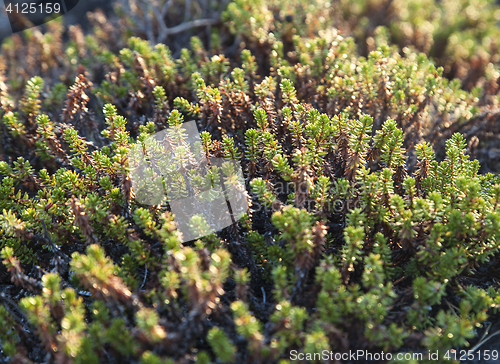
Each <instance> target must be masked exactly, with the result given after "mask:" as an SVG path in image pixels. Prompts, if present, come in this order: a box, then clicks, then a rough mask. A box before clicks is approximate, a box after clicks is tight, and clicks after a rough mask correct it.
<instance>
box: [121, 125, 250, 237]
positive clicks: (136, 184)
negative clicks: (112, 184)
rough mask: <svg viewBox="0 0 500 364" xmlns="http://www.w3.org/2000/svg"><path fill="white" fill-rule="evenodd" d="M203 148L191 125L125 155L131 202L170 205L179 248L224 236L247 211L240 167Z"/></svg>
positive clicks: (165, 132) (154, 138)
mask: <svg viewBox="0 0 500 364" xmlns="http://www.w3.org/2000/svg"><path fill="white" fill-rule="evenodd" d="M201 145H202V144H201V140H200V134H199V133H198V129H197V127H196V123H195V122H194V121H190V122H186V123H183V124H180V125H177V126H174V127H171V128H168V129H165V130H163V131H161V132H159V133H156V134H154V135H152V136H150V137H148V138H146V139H145V140H142V141H141V140H139V141H138V142H137V143H136V144H134V146H133V147H132V148H131V149H130V153H129V161H130V163H129V166H130V177H131V182H132V188H133V191H134V194H135V200H136V201H137V202H139V203H142V204H145V205H163V204H165V203H168V204H169V205H170V209H171V211H172V213H173V214H174V219H175V222H176V224H177V229H178V230H179V231H180V232H181V233H182V241H183V242H187V241H190V240H194V239H198V238H201V237H203V236H206V235H209V234H211V233H213V232H216V231H219V230H222V229H223V228H225V227H228V226H230V225H232V224H234V223H235V222H236V221H237V220H238V219H240V218H241V217H242V216H243V215H244V214H245V213H246V212H247V210H248V202H247V193H246V189H245V180H244V178H243V173H242V171H241V166H240V165H239V163H238V161H236V160H228V159H224V158H211V157H210V156H207V155H206V153H205V151H204V149H203V148H202V146H201Z"/></svg>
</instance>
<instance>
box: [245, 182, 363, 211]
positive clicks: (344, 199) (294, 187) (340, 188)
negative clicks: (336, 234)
mask: <svg viewBox="0 0 500 364" xmlns="http://www.w3.org/2000/svg"><path fill="white" fill-rule="evenodd" d="M268 187H269V188H270V190H271V191H272V193H273V194H274V195H275V196H278V198H280V199H282V198H285V197H288V198H289V199H291V200H293V198H292V197H293V196H294V194H295V193H296V191H307V198H306V199H305V201H304V204H303V206H302V207H303V208H305V209H307V210H308V211H312V210H315V209H320V208H321V209H322V210H324V211H330V212H333V213H345V212H348V211H352V210H354V209H357V208H359V209H361V210H363V209H364V208H365V207H366V203H365V202H364V201H363V200H360V199H359V198H355V197H354V196H355V194H354V190H357V191H362V190H364V189H365V188H370V187H369V186H365V185H364V183H363V182H357V183H356V184H355V185H354V186H349V184H345V185H342V184H339V185H332V186H331V187H330V188H328V190H327V191H326V193H325V194H324V196H325V198H324V199H321V202H318V201H317V199H316V193H315V191H314V188H313V187H311V185H310V184H309V183H308V182H282V181H276V182H273V183H272V184H271V183H270V184H269V185H268ZM265 208H266V207H265V205H264V204H263V203H262V202H261V201H260V200H259V199H256V200H255V201H253V202H252V211H253V212H258V211H264V210H265Z"/></svg>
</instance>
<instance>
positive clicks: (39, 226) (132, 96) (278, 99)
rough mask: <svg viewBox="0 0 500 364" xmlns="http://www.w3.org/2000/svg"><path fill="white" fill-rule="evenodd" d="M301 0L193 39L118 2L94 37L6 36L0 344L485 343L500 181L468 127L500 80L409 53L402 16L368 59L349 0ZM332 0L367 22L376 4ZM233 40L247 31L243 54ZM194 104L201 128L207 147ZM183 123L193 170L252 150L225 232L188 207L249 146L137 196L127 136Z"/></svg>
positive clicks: (77, 350)
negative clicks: (182, 223)
mask: <svg viewBox="0 0 500 364" xmlns="http://www.w3.org/2000/svg"><path fill="white" fill-rule="evenodd" d="M450 3H454V2H443V3H442V4H441V3H440V4H434V2H432V4H430V5H429V6H431V5H432V6H436V7H439V8H440V9H447V8H448V7H449V6H451V5H450ZM465 3H466V2H465V1H463V2H462V1H461V2H460V4H465ZM467 4H468V3H467ZM485 4H486V5H484V6H485V7H484V8H483V10H484V9H486V10H484V11H487V9H490V8H492V7H493V5H489V3H486V2H485ZM292 5H293V7H292ZM417 5H418V7H419V8H420V5H419V4H414V3H409V4H408V5H405V6H406V7H407V9H410V8H411V7H412V6H414V7H417ZM305 6H306V5H305V4H304V3H303V2H299V1H297V2H295V3H293V4H290V5H289V7H288V8H287V5H286V3H285V2H281V1H275V2H274V1H273V2H249V1H235V2H234V3H231V4H230V5H229V6H228V8H227V10H226V11H225V13H224V15H223V19H225V20H226V23H227V24H226V25H227V27H225V26H221V27H220V28H216V31H217V37H218V38H219V40H220V42H213V47H212V48H210V49H205V48H204V45H203V43H202V41H201V39H200V38H197V37H193V38H191V42H190V49H188V48H184V49H182V50H180V51H179V52H178V57H174V55H173V52H172V51H171V50H170V49H169V48H168V47H167V46H166V45H164V44H152V43H151V42H148V41H146V40H143V39H141V38H139V37H131V36H130V34H131V33H130V31H129V32H125V30H124V29H123V28H120V27H118V28H116V29H115V30H113V31H111V30H109V29H108V26H109V24H108V23H107V22H106V18H105V17H104V16H103V15H102V13H94V14H91V15H90V17H91V20H92V21H93V22H94V25H95V27H94V29H93V31H92V33H90V34H88V35H87V36H84V34H83V32H82V30H81V29H80V28H72V29H71V31H70V33H69V36H70V40H69V41H67V42H64V41H63V37H62V35H63V34H64V29H63V26H62V23H60V22H57V21H56V22H54V23H51V24H50V25H49V29H48V30H47V32H46V33H45V34H42V33H41V32H40V30H39V29H38V28H34V29H32V30H29V31H26V32H25V33H23V34H22V36H21V35H14V36H12V37H11V38H9V39H7V40H6V41H5V42H4V43H3V45H2V55H1V56H0V105H1V108H0V120H1V123H0V139H2V141H3V142H2V149H1V150H0V152H1V158H2V161H0V175H1V176H2V180H1V182H0V247H1V257H2V262H3V264H2V265H1V268H0V269H1V270H0V280H1V283H2V285H5V286H8V289H6V290H5V291H4V292H2V293H0V301H2V303H3V305H2V306H0V324H1V325H2V327H8V328H9V330H8V331H7V332H3V331H2V332H1V333H0V342H1V350H2V351H1V352H0V356H1V357H3V358H6V359H7V358H8V359H10V360H12V361H13V362H19V361H25V362H28V361H32V362H41V361H48V362H53V361H57V362H71V363H72V362H75V363H98V362H137V361H140V362H143V363H160V362H168V363H173V362H177V361H179V362H180V361H199V362H201V363H209V362H219V363H225V362H236V363H240V362H241V363H244V362H247V363H253V362H269V363H271V362H280V363H287V362H290V361H291V359H292V358H291V354H290V353H291V351H292V350H296V351H297V352H302V353H310V354H311V355H314V354H315V353H316V354H321V353H322V352H323V350H327V351H331V352H333V353H345V352H348V351H349V350H357V349H359V348H366V349H367V350H370V351H373V352H379V351H381V350H384V351H385V352H396V351H408V350H412V351H416V350H418V351H423V352H425V353H428V352H429V350H431V351H435V350H441V353H442V354H443V355H444V353H445V352H446V350H449V349H451V348H452V347H453V348H457V349H458V348H463V347H466V346H467V345H469V343H470V342H472V340H474V338H475V337H476V336H477V331H476V330H477V328H480V327H481V326H482V325H483V323H485V321H486V320H488V319H492V317H493V315H495V314H496V313H497V311H498V308H499V304H500V291H499V287H498V285H497V284H496V283H495V284H490V285H489V286H488V284H487V283H486V282H487V277H489V276H495V277H496V275H497V272H496V270H495V264H496V261H497V260H498V258H499V254H500V253H499V248H500V245H499V241H500V181H499V178H498V176H496V175H493V174H491V173H488V174H481V173H480V163H479V162H478V161H477V160H475V159H472V158H471V157H470V156H469V150H470V149H471V145H472V144H471V142H473V141H474V140H473V139H472V137H473V134H471V132H470V130H474V129H469V128H471V127H475V128H476V129H475V130H478V129H480V128H483V127H484V126H485V125H488V123H489V122H490V121H491V119H490V118H489V116H488V110H489V109H490V108H491V107H492V106H494V105H496V101H495V100H496V95H492V94H491V93H489V92H490V91H488V90H484V91H482V92H481V90H479V89H478V88H466V89H467V90H470V91H467V90H464V89H462V88H461V81H460V80H458V79H455V80H448V79H447V78H444V77H443V68H442V67H436V66H435V63H434V62H433V61H432V60H431V59H430V58H429V57H428V56H427V55H426V54H425V53H417V52H414V51H412V50H411V49H410V48H408V47H407V48H404V49H403V52H401V53H400V52H399V50H398V48H397V47H396V46H391V45H390V42H391V39H390V38H391V37H394V36H395V34H399V33H398V32H399V30H398V29H402V28H401V27H404V24H403V23H401V22H399V20H398V21H395V23H390V24H392V25H391V27H392V28H390V29H391V31H393V32H394V34H392V35H391V37H389V36H383V32H384V30H383V29H380V28H379V30H377V32H378V33H377V34H378V36H376V37H375V39H374V40H373V42H374V44H373V50H371V51H370V52H369V53H367V55H366V56H361V55H360V54H359V52H358V49H357V44H356V42H355V40H354V39H353V38H349V37H343V36H341V35H340V34H339V32H338V31H337V30H335V29H332V28H329V26H330V25H329V23H328V22H329V21H330V20H331V19H333V18H330V17H333V16H334V14H335V11H334V7H333V6H332V7H331V8H328V11H327V12H326V13H325V15H324V18H323V19H321V16H320V15H319V14H323V12H322V10H323V7H326V3H325V4H324V3H323V2H321V1H317V2H314V3H313V4H311V5H308V6H309V8H310V9H311V12H306V11H305V10H304V11H303V7H305ZM335 6H339V7H340V8H341V9H344V13H343V14H344V15H345V16H347V17H349V16H351V15H352V14H361V13H364V12H367V11H368V10H369V9H371V8H372V7H375V8H377V7H379V6H381V5H380V3H379V2H368V5H366V4H365V2H350V3H349V4H347V3H345V2H339V3H336V5H335ZM309 8H308V9H309ZM291 9H294V10H291ZM301 9H302V10H301ZM146 10H147V11H144V9H143V13H138V15H137V14H136V15H137V16H138V17H139V18H138V19H139V20H141V22H139V23H136V26H138V27H140V26H141V24H144V23H143V20H145V19H146V20H147V14H146V13H147V12H148V11H151V9H146ZM423 10H426V9H425V8H422V9H421V11H423ZM483 10H481V11H483ZM123 11H125V10H123ZM478 11H479V10H478ZM125 12H126V11H125ZM124 14H125V13H124ZM306 14H308V15H306ZM366 14H368V15H367V16H368V18H369V13H366ZM405 14H406V13H405V12H404V11H402V12H401V14H400V15H399V16H400V17H401V18H402V19H403V20H402V21H403V22H405V21H407V20H404V19H406V18H405V16H406V15H405ZM495 14H496V13H493V14H492V15H491V14H490V15H491V16H493V17H495V16H496V15H495ZM288 15H291V17H288ZM252 16H253V17H252ZM431 16H432V14H431V13H427V12H423V13H422V15H421V19H420V20H419V22H420V21H421V22H425V21H428V20H425V21H424V20H423V19H427V18H428V17H431ZM491 16H490V17H489V18H487V19H485V20H484V21H485V22H491V19H492V18H491ZM131 19H133V17H131V18H127V17H125V15H123V22H124V23H127V24H128V23H130V22H132V20H131ZM398 19H399V18H398ZM453 20H456V19H455V18H453ZM339 21H340V20H339ZM462 21H465V20H463V19H462V20H460V18H458V20H457V22H459V23H460V22H462ZM359 22H360V23H363V22H365V20H363V18H361V19H360V20H359ZM419 24H420V23H419ZM460 24H462V23H460ZM122 25H123V24H122ZM365 25H366V24H365ZM398 26H399V27H400V28H398ZM415 26H416V25H415ZM450 27H451V28H450V29H454V26H453V25H450ZM471 27H472V28H474V29H475V27H476V26H472V25H471ZM134 29H135V28H134ZM415 29H416V28H415ZM460 29H461V28H460ZM460 29H459V30H460ZM356 30H357V31H356ZM365 30H366V28H363V24H360V25H359V28H356V29H355V35H356V39H357V40H358V42H359V39H360V38H359V36H358V35H359V34H361V35H363V34H365V33H363V32H365ZM424 30H425V29H424ZM459 30H456V31H457V32H458V31H459ZM120 31H123V34H120ZM136 31H137V32H138V34H139V35H141V32H140V31H139V30H136ZM454 31H455V30H454ZM358 33H359V34H358ZM430 33H432V32H430ZM363 36H364V35H363ZM432 36H433V37H438V34H434V33H433V35H432ZM442 36H443V37H444V35H442ZM447 36H448V37H451V38H453V37H454V35H453V34H452V33H450V34H449V35H447ZM471 36H473V37H483V36H484V35H482V34H480V33H474V34H473V35H471ZM217 37H214V38H217ZM233 37H236V38H238V39H239V40H240V41H242V42H244V45H245V47H247V49H244V50H241V51H239V50H238V51H237V52H236V54H231V52H233V53H234V52H235V50H234V49H232V50H228V55H224V54H223V52H222V49H223V48H224V49H226V48H229V46H230V45H231V42H234V39H233ZM429 37H430V35H429ZM127 38H128V39H127ZM451 38H450V39H451ZM154 39H157V38H154ZM412 39H413V38H412ZM426 39H427V38H426ZM413 40H414V39H413ZM413 40H411V39H410V40H407V41H408V42H412V41H413ZM229 41H231V42H229ZM400 41H401V42H403V40H399V39H396V41H395V43H397V44H398V45H401V44H399V42H400ZM124 42H126V44H124ZM405 42H406V40H405ZM429 42H431V41H430V40H429ZM226 43H228V44H226ZM413 45H415V44H413ZM225 47H226V48H225ZM417 49H419V48H418V47H417ZM431 49H432V48H431ZM226 50H227V49H226ZM420 50H421V51H423V52H424V51H425V52H427V53H429V54H430V55H431V56H436V55H435V54H433V52H432V51H431V50H430V49H429V47H423V49H420ZM44 52H48V53H44ZM446 52H447V53H446V54H447V55H448V56H450V57H452V54H453V52H452V51H451V50H450V51H449V50H446ZM28 55H29V57H28ZM438 58H439V59H440V60H441V61H443V62H444V63H443V65H444V67H445V68H446V64H447V63H446V62H448V60H447V58H446V57H445V56H443V57H438ZM19 60H23V61H22V62H20V61H19ZM462 60H467V57H463V58H462ZM456 61H457V62H458V60H456ZM23 62H24V63H25V65H26V64H29V65H30V66H32V67H29V68H27V69H28V70H29V71H26V72H25V71H22V68H21V67H22V63H23ZM470 62H471V63H473V62H472V60H471V61H470ZM49 69H51V70H52V71H50V72H49ZM56 76H57V77H56ZM56 79H57V81H55V80H56ZM475 85H476V84H475ZM477 85H479V84H477ZM64 94H66V95H65V96H62V95H64ZM485 100H489V101H488V102H485ZM187 120H194V121H195V122H196V123H197V126H198V128H199V130H200V139H199V142H198V143H194V144H193V146H187V142H186V134H185V132H186V131H185V129H183V127H182V124H183V122H184V121H187ZM166 128H170V129H169V132H168V133H167V139H168V140H170V141H172V142H173V143H175V144H177V145H181V146H182V148H181V149H182V151H183V153H179V156H178V159H177V160H176V161H175V163H177V164H176V165H180V166H182V165H183V162H185V161H186V160H191V159H193V158H195V157H200V159H202V158H201V157H202V156H203V157H205V159H206V160H207V161H215V160H216V159H218V158H221V159H223V161H226V162H227V161H228V160H235V161H237V162H238V163H239V164H240V165H241V167H242V170H243V171H244V178H245V181H244V182H245V183H244V188H243V187H242V188H241V190H240V194H241V196H242V198H244V199H246V200H247V202H248V204H249V206H250V208H249V210H248V211H247V213H246V214H244V215H243V217H241V218H240V219H239V220H238V221H237V222H236V223H235V224H233V225H231V226H229V227H227V228H224V229H222V230H220V231H217V232H215V233H214V232H213V231H212V230H211V229H210V222H209V221H206V220H205V219H204V218H203V217H201V215H196V216H194V217H193V219H191V221H190V226H191V228H192V229H195V230H196V231H197V232H198V233H199V234H198V235H202V236H203V237H202V238H200V239H196V240H195V241H190V242H184V243H182V236H181V234H180V231H179V230H178V229H177V226H176V221H175V219H174V216H173V214H172V212H171V210H172V209H171V203H173V202H172V199H173V198H176V197H185V196H187V194H188V193H189V192H190V190H197V191H205V189H204V188H205V187H206V186H215V185H216V184H218V183H219V184H221V185H222V184H225V185H226V186H230V185H236V184H238V182H239V181H237V180H236V179H234V178H231V176H233V175H234V174H235V173H234V172H235V170H234V166H232V165H231V164H230V163H223V164H222V165H221V167H220V168H218V167H217V166H215V162H213V164H214V166H212V169H211V170H210V172H207V173H204V171H203V170H202V167H200V168H199V169H193V170H192V171H189V172H187V173H186V174H188V175H189V183H187V182H186V180H185V179H184V178H183V177H182V175H181V173H180V172H179V171H177V172H179V173H178V174H175V176H177V177H178V178H177V179H176V180H175V181H174V182H175V183H174V182H172V181H166V180H165V179H164V180H161V176H158V175H156V174H154V173H156V172H155V171H154V170H153V169H152V170H153V172H151V173H152V175H151V176H152V177H155V178H158V181H160V185H159V188H160V187H161V188H165V189H169V193H168V196H167V200H162V201H156V202H157V203H155V204H154V205H146V204H143V203H140V202H139V201H140V199H139V196H138V195H137V194H138V193H139V191H138V190H137V188H135V189H134V185H133V181H132V179H131V169H132V166H131V164H130V161H131V154H130V153H135V152H137V151H140V150H143V149H144V148H145V146H146V144H147V143H148V138H149V137H150V136H152V135H154V134H155V133H157V132H160V131H162V130H165V129H166ZM456 130H461V131H464V133H463V134H461V133H459V132H454V131H456ZM467 138H468V139H467ZM441 150H443V152H442V153H440V152H439V151H441ZM156 152H157V151H156ZM180 154H182V155H180ZM436 155H437V156H436ZM148 158H149V161H150V162H151V163H153V162H154V161H155V158H156V155H155V150H153V153H151V155H149V156H148ZM157 159H158V165H161V162H162V160H161V158H157ZM207 163H210V162H207ZM193 164H195V163H193ZM223 177H224V178H225V180H224V178H223ZM167 182H169V183H170V182H172V184H171V185H168V184H167ZM199 196H202V197H203V198H205V199H211V198H213V196H212V195H211V194H210V192H207V193H199ZM226 199H228V197H227V196H226ZM5 292H9V294H7V293H5Z"/></svg>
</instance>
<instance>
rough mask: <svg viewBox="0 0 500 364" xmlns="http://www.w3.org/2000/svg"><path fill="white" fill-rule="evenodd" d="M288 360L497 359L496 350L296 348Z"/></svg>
mask: <svg viewBox="0 0 500 364" xmlns="http://www.w3.org/2000/svg"><path fill="white" fill-rule="evenodd" d="M289 356H290V360H294V361H319V360H324V361H334V360H335V361H339V362H340V361H342V362H352V363H354V362H357V361H362V362H367V361H368V362H381V361H382V362H385V361H391V360H395V361H396V362H405V361H406V362H410V361H411V362H415V361H416V362H417V363H418V362H421V361H423V360H424V359H425V360H428V361H436V362H437V361H440V362H443V361H456V360H460V361H463V360H479V361H481V360H482V361H481V362H485V363H486V362H492V363H497V362H498V359H499V352H498V350H455V349H450V350H428V351H427V352H400V353H386V352H384V351H381V352H369V351H368V350H349V351H348V352H343V353H339V352H333V351H330V350H323V351H321V352H316V353H303V352H299V351H298V350H291V351H290V355H289Z"/></svg>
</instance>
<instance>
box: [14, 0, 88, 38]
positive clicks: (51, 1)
mask: <svg viewBox="0 0 500 364" xmlns="http://www.w3.org/2000/svg"><path fill="white" fill-rule="evenodd" d="M78 2H79V0H4V6H5V12H6V13H7V16H8V18H9V22H10V26H11V28H12V32H13V33H17V32H21V31H23V30H26V29H28V28H32V27H35V26H38V25H42V24H44V23H46V22H48V21H50V20H53V19H55V18H58V17H60V16H62V15H64V14H66V13H68V12H69V11H70V10H71V9H73V8H74V7H75V6H76V5H77V4H78Z"/></svg>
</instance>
